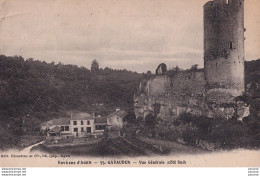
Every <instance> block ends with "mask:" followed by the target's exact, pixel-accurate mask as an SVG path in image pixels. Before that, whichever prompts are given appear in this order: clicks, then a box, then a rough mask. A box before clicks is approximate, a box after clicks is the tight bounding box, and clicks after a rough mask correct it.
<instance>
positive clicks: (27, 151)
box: [21, 140, 44, 153]
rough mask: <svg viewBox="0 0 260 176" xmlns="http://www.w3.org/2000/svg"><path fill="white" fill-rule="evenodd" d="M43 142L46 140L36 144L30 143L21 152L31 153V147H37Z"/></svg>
mask: <svg viewBox="0 0 260 176" xmlns="http://www.w3.org/2000/svg"><path fill="white" fill-rule="evenodd" d="M43 142H44V140H43V141H41V142H38V143H36V144H33V145H30V146H29V147H26V148H24V149H23V150H21V152H22V153H30V151H31V149H32V148H33V147H35V146H37V145H39V144H42V143H43Z"/></svg>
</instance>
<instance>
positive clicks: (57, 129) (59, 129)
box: [49, 126, 61, 133]
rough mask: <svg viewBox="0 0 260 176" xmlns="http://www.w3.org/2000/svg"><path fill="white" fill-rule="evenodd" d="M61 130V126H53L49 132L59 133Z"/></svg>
mask: <svg viewBox="0 0 260 176" xmlns="http://www.w3.org/2000/svg"><path fill="white" fill-rule="evenodd" d="M59 132H61V127H58V126H55V127H53V128H52V129H50V131H49V133H59Z"/></svg>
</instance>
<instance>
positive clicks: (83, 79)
mask: <svg viewBox="0 0 260 176" xmlns="http://www.w3.org/2000/svg"><path fill="white" fill-rule="evenodd" d="M142 77H143V75H142V74H139V73H136V72H131V71H127V70H113V69H111V68H105V69H102V68H100V69H99V70H98V71H96V72H91V71H90V70H88V69H86V68H85V67H78V66H76V65H64V64H62V63H58V64H55V63H54V62H52V63H46V62H44V61H38V60H34V59H27V60H25V59H24V58H22V57H20V56H13V57H7V56H4V55H1V56H0V134H1V137H2V138H3V139H1V143H2V144H3V143H5V142H6V143H8V144H10V146H13V145H15V144H16V143H17V142H19V137H20V136H22V135H25V134H31V133H36V132H37V131H38V128H39V124H40V123H41V122H43V121H47V120H49V119H52V118H58V117H62V116H69V115H70V114H69V113H70V112H72V111H86V112H88V113H95V112H97V113H99V114H101V115H107V114H108V113H110V112H112V111H114V110H115V108H118V107H119V108H122V109H125V110H128V111H131V108H132V107H133V94H134V93H135V92H136V89H137V87H138V85H139V82H140V80H141V79H142ZM3 134H5V135H3ZM4 141H5V142H4ZM0 145H1V144H0ZM7 147H8V146H7ZM0 148H3V146H2V147H1V146H0Z"/></svg>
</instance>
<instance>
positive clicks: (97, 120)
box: [94, 117, 107, 124]
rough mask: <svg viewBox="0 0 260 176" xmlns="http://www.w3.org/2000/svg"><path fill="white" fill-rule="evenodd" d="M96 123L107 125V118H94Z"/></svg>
mask: <svg viewBox="0 0 260 176" xmlns="http://www.w3.org/2000/svg"><path fill="white" fill-rule="evenodd" d="M94 123H95V124H97V123H107V118H105V117H96V118H94Z"/></svg>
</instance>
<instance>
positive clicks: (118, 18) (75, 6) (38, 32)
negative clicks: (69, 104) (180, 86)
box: [0, 0, 260, 73]
mask: <svg viewBox="0 0 260 176" xmlns="http://www.w3.org/2000/svg"><path fill="white" fill-rule="evenodd" d="M207 1H208V0H0V54H4V55H7V56H13V55H20V56H22V57H24V58H25V59H27V58H34V59H35V60H41V61H46V62H52V61H54V62H55V63H58V62H61V63H64V64H75V65H78V66H84V67H86V68H90V65H91V62H92V60H93V59H96V60H97V61H98V62H99V65H100V67H102V68H105V67H110V68H113V69H127V70H132V71H137V72H147V71H148V70H150V71H152V72H153V73H154V72H155V69H156V67H157V66H158V65H159V64H160V63H165V64H166V65H167V66H168V68H172V67H174V66H176V65H178V66H179V67H180V68H184V69H186V68H190V67H191V65H193V64H198V65H199V67H201V68H202V67H203V5H204V4H205V3H206V2H207ZM245 28H246V29H247V31H246V33H245V37H246V40H245V55H246V57H245V58H246V60H255V59H258V58H260V35H259V32H260V1H259V0H245Z"/></svg>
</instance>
